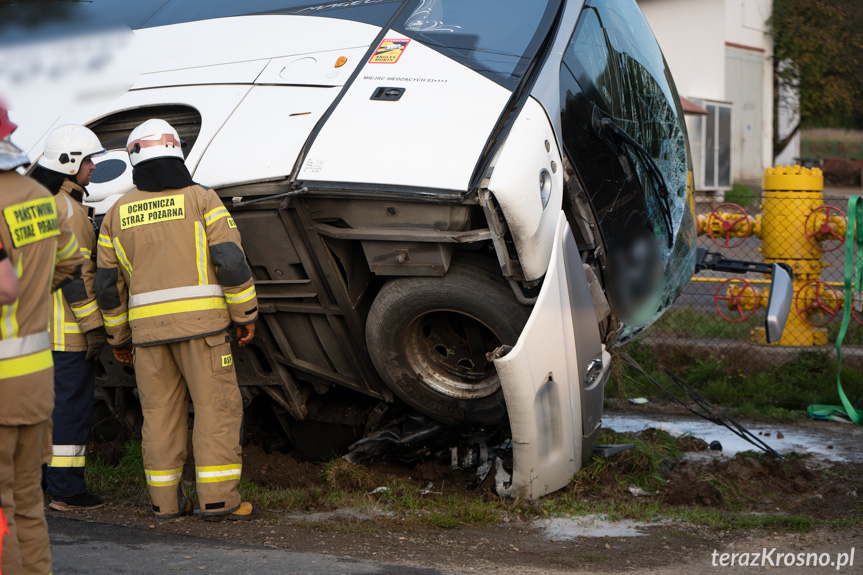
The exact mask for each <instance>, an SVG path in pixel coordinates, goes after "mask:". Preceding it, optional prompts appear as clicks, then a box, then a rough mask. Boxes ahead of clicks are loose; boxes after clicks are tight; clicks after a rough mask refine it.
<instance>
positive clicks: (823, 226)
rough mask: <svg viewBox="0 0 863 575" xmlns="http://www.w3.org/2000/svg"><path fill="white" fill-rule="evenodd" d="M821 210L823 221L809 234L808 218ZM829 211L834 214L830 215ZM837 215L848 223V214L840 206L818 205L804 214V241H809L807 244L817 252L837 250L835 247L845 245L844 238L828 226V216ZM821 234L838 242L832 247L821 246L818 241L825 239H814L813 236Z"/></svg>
mask: <svg viewBox="0 0 863 575" xmlns="http://www.w3.org/2000/svg"><path fill="white" fill-rule="evenodd" d="M822 212H823V213H824V223H822V224H821V225H820V226H818V229H817V230H815V231H814V232H812V233H811V234H810V233H809V229H810V228H809V220H810V219H811V218H812V216H814V215H815V214H817V213H822ZM831 212H835V214H832V216H831ZM837 215H838V216H839V217H841V218H842V219H843V220H844V221H845V225H848V216H847V215H845V212H843V211H842V210H841V209H840V208H835V207H833V206H819V207H817V208H815V209H814V210H812V211H811V212H809V214H808V215H807V216H806V222H804V224H803V229H804V230H805V232H806V241H807V242H809V244H810V245H811V246H812V247H813V248H815V249H816V250H818V251H819V252H832V251H833V250H837V249H839V248H841V247H842V246H843V245H845V238H844V237H842V236H840V235H839V234H837V233H836V232H834V231H833V228H831V227H830V218H831V217H833V216H837ZM822 234H826V235H828V236H831V237H830V238H829V239H830V240H836V241H838V242H839V243H838V244H836V245H835V246H833V247H832V248H825V247H823V246H822V245H821V243H820V242H821V241H826V240H817V239H815V236H818V235H822Z"/></svg>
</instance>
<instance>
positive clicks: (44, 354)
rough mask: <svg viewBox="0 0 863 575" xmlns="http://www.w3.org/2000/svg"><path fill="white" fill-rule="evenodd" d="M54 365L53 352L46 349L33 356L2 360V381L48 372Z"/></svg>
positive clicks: (0, 365) (0, 364) (0, 375)
mask: <svg viewBox="0 0 863 575" xmlns="http://www.w3.org/2000/svg"><path fill="white" fill-rule="evenodd" d="M53 365H54V360H53V359H52V356H51V350H50V349H46V350H45V351H40V352H38V353H34V354H33V355H25V356H23V357H13V358H12V359H2V360H0V379H10V378H13V377H19V376H22V375H30V374H31V373H38V372H40V371H43V370H46V369H48V368H50V367H52V366H53Z"/></svg>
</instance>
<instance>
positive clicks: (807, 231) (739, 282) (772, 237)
mask: <svg viewBox="0 0 863 575" xmlns="http://www.w3.org/2000/svg"><path fill="white" fill-rule="evenodd" d="M853 193H855V191H854V190H852V191H851V192H849V193H843V192H825V193H824V194H823V196H822V193H821V192H817V191H801V192H793V191H781V192H776V191H764V192H760V194H753V195H752V196H751V197H750V198H748V201H740V203H735V202H731V201H723V202H719V201H717V200H716V199H714V197H713V196H712V195H711V194H707V193H704V194H696V204H695V205H696V215H697V216H698V222H699V236H698V247H700V248H707V249H708V250H709V251H713V252H716V251H718V252H721V253H722V254H723V256H725V257H726V258H731V259H738V260H748V261H757V262H763V261H768V262H786V263H788V264H789V265H790V266H791V267H792V269H793V270H794V299H793V302H792V305H791V312H790V314H789V319H788V322H787V324H786V331H785V334H784V335H783V339H782V341H781V342H780V343H779V344H770V345H768V344H766V343H765V337H764V320H765V309H766V307H767V301H768V297H769V287H770V278H769V277H765V276H763V275H760V274H752V273H750V274H746V275H741V276H732V275H729V274H724V273H718V272H702V273H700V274H698V275H696V276H694V277H693V279H692V281H691V282H690V283H689V284H688V285H687V287H686V288H685V289H684V291H683V293H682V294H681V295H680V297H679V298H678V299H677V301H676V302H675V303H674V305H673V306H672V307H671V308H670V309H669V310H668V311H667V312H666V313H665V314H664V315H663V316H662V317H661V318H660V319H659V320H658V321H657V322H656V323H655V324H654V325H653V326H651V327H650V328H649V329H647V330H646V331H645V332H644V333H643V334H642V335H641V336H640V337H639V338H638V341H640V344H639V345H640V346H647V347H649V348H650V352H651V355H652V356H653V357H655V358H657V360H658V361H659V362H660V363H665V364H668V365H669V366H672V365H679V364H680V363H681V362H684V363H691V361H692V358H703V357H710V356H715V357H718V358H720V359H722V360H724V361H727V362H732V365H735V366H736V367H735V369H737V367H739V369H740V370H741V371H749V370H754V369H758V370H764V369H770V368H771V367H775V366H778V365H782V364H784V363H787V362H789V361H792V360H794V359H795V358H796V357H797V356H798V355H799V354H800V352H801V351H808V350H822V351H826V352H828V353H830V352H832V353H834V354H835V351H833V350H835V344H836V338H837V335H838V333H839V329H840V326H841V323H842V315H843V307H844V305H845V303H846V302H844V269H845V241H844V238H845V232H846V224H847V217H846V211H847V207H848V198H849V197H850V196H851V195H852V194H853ZM728 199H729V200H734V199H737V198H735V197H728ZM741 199H746V198H741ZM741 204H744V205H741ZM852 309H853V306H852ZM846 358H847V359H846ZM843 360H844V362H845V365H848V366H849V367H851V366H853V365H857V366H860V367H863V313H861V312H860V311H858V310H853V313H852V319H851V322H850V325H849V327H848V331H847V334H846V336H845V340H844V344H843Z"/></svg>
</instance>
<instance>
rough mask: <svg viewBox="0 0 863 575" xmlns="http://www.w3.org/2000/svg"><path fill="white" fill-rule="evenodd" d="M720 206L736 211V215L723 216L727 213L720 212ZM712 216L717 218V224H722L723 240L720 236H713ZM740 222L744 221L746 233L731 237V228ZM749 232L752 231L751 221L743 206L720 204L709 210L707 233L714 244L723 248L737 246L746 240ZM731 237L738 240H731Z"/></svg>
mask: <svg viewBox="0 0 863 575" xmlns="http://www.w3.org/2000/svg"><path fill="white" fill-rule="evenodd" d="M722 208H730V210H731V211H733V212H736V216H737V217H732V218H731V219H726V218H725V216H726V215H729V214H722V211H721V210H722ZM713 218H716V219H717V220H719V225H720V226H722V233H723V235H724V240H722V238H716V237H714V235H713V226H711V223H712V220H713ZM740 222H746V233H745V234H743V237H740V238H732V237H731V230H732V229H734V226H736V225H737V224H739V223H740ZM750 233H752V222H750V221H749V215H748V214H747V213H746V210H744V209H743V207H741V206H738V205H737V204H731V203H727V204H720V205H718V206H716V209H715V210H713V211H712V212H710V215H709V216H707V235H708V236H710V239H711V240H712V241H713V243H714V244H716V245H718V246H721V247H723V248H736V247H737V246H739V245H741V244H742V243H743V242H745V241H746V238H748V237H749V234H750ZM732 239H736V240H739V241H736V242H732V241H731V240H732ZM720 240H722V241H720Z"/></svg>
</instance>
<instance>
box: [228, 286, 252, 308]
mask: <svg viewBox="0 0 863 575" xmlns="http://www.w3.org/2000/svg"><path fill="white" fill-rule="evenodd" d="M257 295H258V294H257V292H256V291H255V286H252V287H250V288H246V289H244V290H243V291H241V292H240V293H236V294H231V293H226V294H225V299H226V300H227V301H228V303H232V304H237V303H245V302H247V301H249V300H250V299H252V298H253V297H255V296H257Z"/></svg>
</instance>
